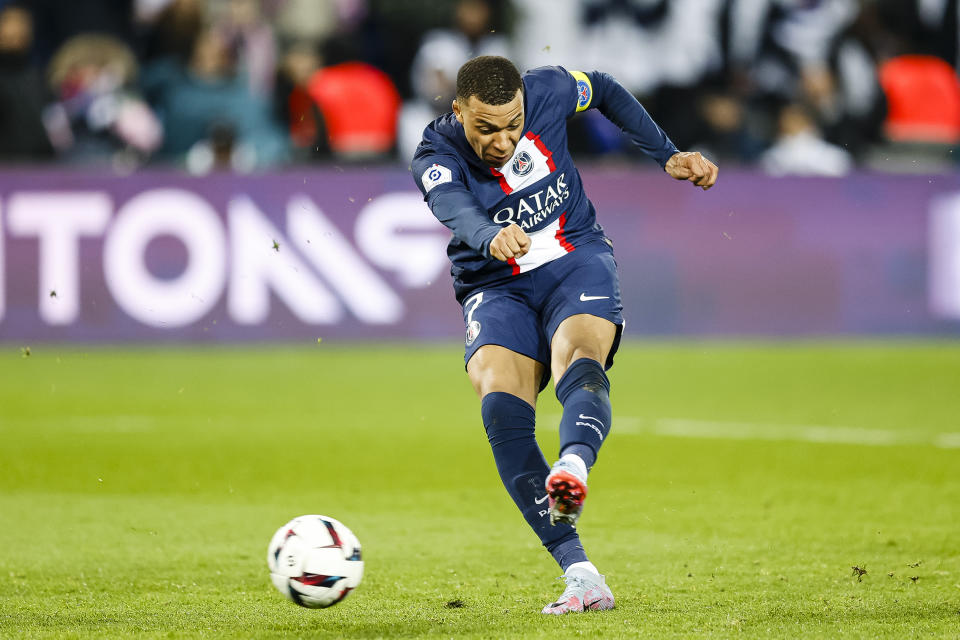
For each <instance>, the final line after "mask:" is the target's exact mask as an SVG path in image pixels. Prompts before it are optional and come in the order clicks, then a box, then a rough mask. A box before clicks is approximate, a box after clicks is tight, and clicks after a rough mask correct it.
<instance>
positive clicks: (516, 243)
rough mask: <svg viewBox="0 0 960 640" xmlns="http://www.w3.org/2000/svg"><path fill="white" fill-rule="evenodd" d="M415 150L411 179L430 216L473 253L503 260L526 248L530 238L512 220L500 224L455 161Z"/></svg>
mask: <svg viewBox="0 0 960 640" xmlns="http://www.w3.org/2000/svg"><path fill="white" fill-rule="evenodd" d="M422 150H423V148H422V147H421V149H418V150H417V154H416V155H415V156H414V158H413V162H412V163H411V170H412V171H413V178H414V181H415V182H416V183H417V186H418V187H420V191H421V192H422V193H423V196H424V200H426V202H427V205H428V206H429V207H430V211H431V212H433V215H434V217H436V218H437V220H439V221H440V222H442V223H443V224H444V226H446V227H447V228H448V229H450V231H452V232H453V235H454V236H455V237H456V238H457V239H458V240H460V241H461V242H463V243H464V244H466V245H467V246H468V247H470V248H471V249H473V250H474V251H476V252H477V253H479V254H481V255H483V256H485V257H488V258H495V259H497V260H501V261H503V262H506V261H507V260H510V259H511V258H519V257H520V256H522V255H524V254H526V253H527V251H529V250H530V238H528V237H527V234H526V233H524V231H523V229H521V228H520V227H518V226H517V225H515V224H511V225H509V226H507V227H501V226H500V225H499V224H497V223H495V222H494V221H493V220H491V219H490V216H489V215H487V212H486V210H485V209H484V208H483V206H482V205H481V204H480V202H479V201H478V200H477V199H476V197H474V195H473V194H472V193H470V190H469V189H467V187H466V185H465V184H464V181H463V177H462V174H461V170H460V165H459V163H458V162H457V161H456V160H455V159H454V158H453V157H451V156H448V155H442V154H430V153H421V151H422Z"/></svg>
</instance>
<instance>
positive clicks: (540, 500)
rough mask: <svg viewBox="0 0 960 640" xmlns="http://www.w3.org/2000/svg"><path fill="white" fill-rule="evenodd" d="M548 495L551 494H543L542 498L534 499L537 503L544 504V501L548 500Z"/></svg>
mask: <svg viewBox="0 0 960 640" xmlns="http://www.w3.org/2000/svg"><path fill="white" fill-rule="evenodd" d="M548 497H550V496H543V497H542V498H534V499H533V501H534V502H536V503H537V504H543V501H544V500H546V499H547V498H548Z"/></svg>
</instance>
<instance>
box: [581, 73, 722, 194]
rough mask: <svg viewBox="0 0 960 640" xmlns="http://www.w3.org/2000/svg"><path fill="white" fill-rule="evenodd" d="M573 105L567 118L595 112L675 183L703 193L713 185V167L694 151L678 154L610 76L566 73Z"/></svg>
mask: <svg viewBox="0 0 960 640" xmlns="http://www.w3.org/2000/svg"><path fill="white" fill-rule="evenodd" d="M569 74H570V77H571V81H572V82H573V83H575V85H576V103H575V105H574V108H573V109H572V110H571V112H570V114H569V115H573V113H576V112H579V111H585V110H586V109H590V108H593V107H595V108H597V109H598V110H599V111H600V113H602V114H603V115H604V116H606V118H607V119H608V120H610V121H611V122H613V123H614V124H615V125H617V126H618V127H620V130H621V131H623V132H624V133H625V134H626V135H627V136H628V137H629V138H630V140H632V141H633V143H634V144H636V145H637V146H639V147H640V149H642V150H643V152H644V153H646V154H647V155H649V156H650V157H652V158H653V159H654V160H656V161H657V162H658V163H659V164H660V166H661V167H663V169H664V171H666V172H667V173H668V174H670V176H672V177H674V178H676V179H677V180H689V181H690V182H692V183H693V184H695V185H696V186H698V187H701V188H702V189H704V190H706V189H709V188H710V187H712V186H713V185H714V184H715V183H716V181H717V175H718V173H719V169H718V168H717V165H715V164H714V163H713V162H711V161H710V160H708V159H707V158H705V157H704V156H703V155H702V154H701V153H700V152H698V151H683V152H682V151H680V150H678V149H677V147H676V145H674V144H673V142H672V141H671V140H670V138H669V137H668V136H667V134H666V133H664V131H663V129H661V128H660V126H659V125H658V124H657V123H656V122H654V121H653V118H651V117H650V114H649V113H647V110H646V109H644V108H643V105H642V104H640V102H638V101H637V99H636V98H634V97H633V95H632V94H631V93H630V92H629V91H627V90H626V89H625V88H624V87H623V85H621V84H620V83H619V82H617V81H616V79H614V77H613V76H611V75H610V74H607V73H603V72H602V71H588V72H582V71H570V72H569Z"/></svg>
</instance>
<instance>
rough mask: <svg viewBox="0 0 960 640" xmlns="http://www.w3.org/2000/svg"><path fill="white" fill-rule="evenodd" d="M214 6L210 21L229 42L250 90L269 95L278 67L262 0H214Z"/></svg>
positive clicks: (275, 44) (274, 41) (273, 41)
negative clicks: (214, 9)
mask: <svg viewBox="0 0 960 640" xmlns="http://www.w3.org/2000/svg"><path fill="white" fill-rule="evenodd" d="M214 7H216V11H214V12H213V13H212V16H213V22H214V24H216V25H217V28H218V29H219V30H220V32H221V33H222V35H223V36H224V38H225V39H226V41H227V42H228V43H229V45H230V48H231V49H232V51H233V54H234V58H235V60H236V64H237V66H238V67H239V68H241V69H242V70H243V73H244V74H245V75H246V76H247V80H248V82H249V83H250V89H251V91H253V92H254V93H256V94H257V95H260V96H270V95H271V94H272V92H273V81H274V78H275V75H276V68H277V42H276V37H275V36H274V32H273V26H272V25H271V24H270V23H269V22H267V20H266V16H265V15H264V12H263V10H262V7H261V0H217V2H215V3H214Z"/></svg>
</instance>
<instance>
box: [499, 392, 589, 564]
mask: <svg viewBox="0 0 960 640" xmlns="http://www.w3.org/2000/svg"><path fill="white" fill-rule="evenodd" d="M480 414H481V415H482V416H483V426H484V427H485V428H486V430H487V439H488V440H489V441H490V447H491V448H492V449H493V459H494V461H496V463H497V471H499V472H500V479H501V480H502V481H503V486H504V487H506V489H507V492H508V493H509V494H510V497H511V498H513V501H514V502H515V503H516V505H517V507H518V508H519V509H520V512H521V513H522V514H523V517H524V519H526V521H527V524H529V525H530V528H531V529H533V532H534V533H536V534H537V537H539V538H540V542H542V543H543V546H545V547H546V548H547V551H549V552H550V553H551V555H553V558H554V559H555V560H556V561H557V563H558V564H559V565H560V567H561V568H562V569H563V570H564V571H566V570H567V567H568V566H570V565H571V564H573V563H574V562H584V561H586V560H587V554H586V553H585V552H584V550H583V545H581V544H580V537H579V536H578V535H577V531H576V529H574V528H573V527H571V526H570V525H568V524H558V525H555V526H554V525H551V524H550V516H549V515H548V514H547V492H546V490H545V489H544V484H545V483H546V481H547V473H549V471H550V467H548V466H547V461H546V459H545V458H544V457H543V452H542V451H540V446H539V445H538V444H537V439H536V436H535V433H534V425H535V422H536V411H535V410H534V408H533V407H531V406H530V405H529V404H527V403H526V402H524V401H523V400H521V399H520V398H518V397H516V396H514V395H511V394H509V393H503V392H501V391H495V392H493V393H488V394H487V395H485V396H484V397H483V400H482V401H481V402H480Z"/></svg>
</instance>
